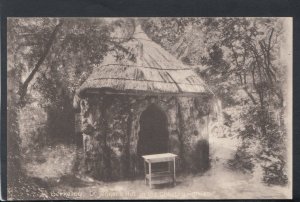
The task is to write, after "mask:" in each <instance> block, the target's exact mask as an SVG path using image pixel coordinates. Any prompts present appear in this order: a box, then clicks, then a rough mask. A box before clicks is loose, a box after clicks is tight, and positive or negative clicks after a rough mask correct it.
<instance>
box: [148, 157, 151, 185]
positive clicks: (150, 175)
mask: <svg viewBox="0 0 300 202" xmlns="http://www.w3.org/2000/svg"><path fill="white" fill-rule="evenodd" d="M148 164H149V185H150V189H151V188H152V184H151V177H152V176H151V162H148Z"/></svg>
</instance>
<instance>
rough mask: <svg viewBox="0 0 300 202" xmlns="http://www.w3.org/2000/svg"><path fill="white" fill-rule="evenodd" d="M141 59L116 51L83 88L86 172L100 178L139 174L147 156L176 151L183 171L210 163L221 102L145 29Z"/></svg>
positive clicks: (138, 39)
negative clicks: (213, 129)
mask: <svg viewBox="0 0 300 202" xmlns="http://www.w3.org/2000/svg"><path fill="white" fill-rule="evenodd" d="M128 45H129V46H131V47H133V50H136V53H135V55H136V59H135V60H133V61H129V60H126V61H120V60H119V61H116V60H115V59H114V58H115V57H113V56H112V55H110V54H109V55H108V56H107V57H106V59H105V60H104V62H103V63H102V64H101V65H99V66H98V67H95V68H94V71H93V73H92V74H91V75H90V77H89V78H88V79H87V80H86V81H85V82H84V83H83V85H82V86H81V87H80V89H78V94H77V96H78V97H79V102H78V103H80V104H78V106H76V107H77V108H79V109H80V119H81V131H82V136H83V153H84V169H85V172H86V173H87V174H89V175H90V176H92V177H94V178H96V179H100V180H118V179H124V178H134V177H136V176H139V175H140V174H141V173H142V171H143V164H141V156H142V155H144V154H153V153H164V152H171V153H175V154H177V155H178V156H179V161H178V164H177V166H178V170H179V171H192V172H198V171H204V170H206V169H207V168H208V167H209V144H208V140H209V135H210V128H211V125H212V124H213V123H214V122H215V121H216V120H217V110H216V108H217V106H216V99H215V97H214V95H213V93H212V92H211V91H210V89H209V87H208V86H207V85H206V84H205V82H204V81H203V80H202V79H201V78H200V77H199V75H198V74H197V73H196V72H195V71H194V68H192V67H189V66H187V65H184V64H183V63H182V62H181V61H179V60H178V59H177V58H175V57H174V56H172V55H171V54H170V53H168V52H167V51H165V50H164V49H163V48H162V47H160V46H159V45H158V44H156V43H154V42H153V41H151V40H150V39H149V38H148V37H147V35H146V34H145V33H144V32H143V31H142V29H141V27H139V26H138V27H137V28H136V30H135V34H134V35H133V37H132V40H130V41H129V42H128Z"/></svg>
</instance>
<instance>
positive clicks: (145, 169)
mask: <svg viewBox="0 0 300 202" xmlns="http://www.w3.org/2000/svg"><path fill="white" fill-rule="evenodd" d="M146 166H147V165H146V161H144V171H145V184H146V185H147V167H146Z"/></svg>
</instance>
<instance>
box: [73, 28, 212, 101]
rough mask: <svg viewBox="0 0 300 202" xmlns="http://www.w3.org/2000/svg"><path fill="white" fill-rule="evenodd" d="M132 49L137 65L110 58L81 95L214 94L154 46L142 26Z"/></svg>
mask: <svg viewBox="0 0 300 202" xmlns="http://www.w3.org/2000/svg"><path fill="white" fill-rule="evenodd" d="M128 45H129V46H130V47H132V50H134V51H136V55H137V57H136V61H135V62H132V61H122V62H120V61H118V62H117V61H116V60H115V59H114V57H113V56H112V55H110V54H109V55H108V56H107V57H106V59H105V60H104V62H103V63H102V64H101V65H99V66H98V67H95V68H94V71H93V73H92V74H91V75H90V77H89V78H88V79H87V80H86V81H85V82H84V83H83V85H82V86H81V87H80V89H79V91H78V92H79V95H80V94H81V93H83V92H86V91H89V92H93V91H94V92H95V91H99V90H101V89H102V90H103V89H111V90H114V91H115V92H119V93H147V94H155V93H171V94H178V95H182V94H198V93H206V92H208V93H211V91H210V90H209V88H208V87H207V85H206V84H205V83H204V81H203V80H202V79H201V78H200V77H199V75H197V73H196V72H195V71H194V68H192V67H190V66H187V65H184V64H183V63H182V62H181V61H180V60H178V59H177V58H176V57H174V56H173V55H171V54H170V53H168V52H167V51H166V50H164V49H163V48H162V47H161V46H160V45H158V44H156V43H154V42H153V41H152V40H151V39H149V38H148V37H147V35H146V34H145V33H144V32H143V31H142V29H141V27H140V25H138V26H137V27H136V29H135V34H134V35H133V39H132V40H131V41H130V42H129V43H128Z"/></svg>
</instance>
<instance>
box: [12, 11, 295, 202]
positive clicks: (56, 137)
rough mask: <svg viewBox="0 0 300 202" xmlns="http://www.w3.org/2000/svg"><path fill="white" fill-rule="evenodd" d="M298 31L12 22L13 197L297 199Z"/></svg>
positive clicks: (272, 25) (198, 22) (222, 20)
mask: <svg viewBox="0 0 300 202" xmlns="http://www.w3.org/2000/svg"><path fill="white" fill-rule="evenodd" d="M292 34H293V18H292V17H123V18H119V17H110V18H108V17H8V18H7V198H8V200H58V199H60V200H75V199H78V200H97V199H291V198H292V185H293V179H292V177H293V176H292V165H293V163H292V149H293V148H292V143H293V138H292V114H293V111H292V106H293V103H292V98H293V97H292V92H293V86H292V82H293V57H292V56H293V52H292V51H293V49H292V48H293V35H292Z"/></svg>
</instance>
